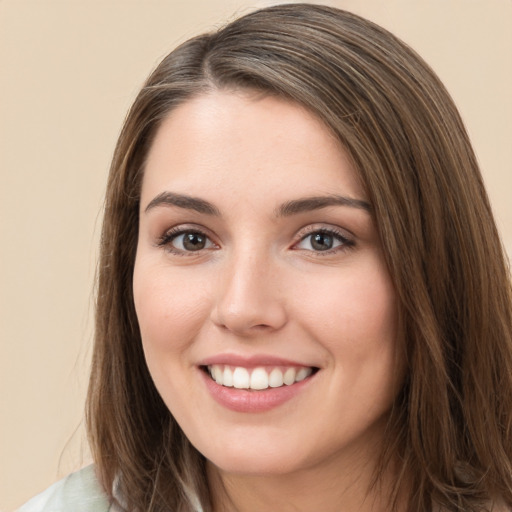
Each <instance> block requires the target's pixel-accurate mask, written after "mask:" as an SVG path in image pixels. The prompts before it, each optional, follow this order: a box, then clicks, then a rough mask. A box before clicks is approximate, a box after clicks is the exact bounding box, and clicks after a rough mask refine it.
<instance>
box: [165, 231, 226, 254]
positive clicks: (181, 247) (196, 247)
mask: <svg viewBox="0 0 512 512" xmlns="http://www.w3.org/2000/svg"><path fill="white" fill-rule="evenodd" d="M158 245H159V246H165V247H166V248H167V249H168V250H169V251H171V252H173V253H176V254H183V253H190V252H198V251H202V250H205V249H211V248H214V247H216V245H215V244H214V243H213V242H212V241H211V240H210V238H209V237H208V236H207V235H205V234H204V233H202V232H201V231H198V230H193V229H181V228H177V229H172V230H170V231H167V232H166V233H165V235H164V236H163V237H162V238H161V240H160V241H159V243H158Z"/></svg>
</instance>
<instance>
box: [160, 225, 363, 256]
mask: <svg viewBox="0 0 512 512" xmlns="http://www.w3.org/2000/svg"><path fill="white" fill-rule="evenodd" d="M186 234H191V235H198V236H201V237H204V238H206V239H207V240H208V241H209V243H210V244H212V245H213V246H214V247H218V246H217V244H215V242H212V240H211V238H210V237H209V236H208V235H207V234H206V233H205V232H204V231H203V230H201V229H198V228H196V227H186V226H178V227H176V228H172V229H170V230H169V231H166V232H165V233H164V235H163V236H162V237H160V238H159V240H158V242H157V246H158V247H164V248H165V249H166V250H167V251H169V252H170V253H172V254H174V255H177V256H193V255H194V254H195V253H201V252H202V251H204V250H208V249H209V248H206V247H205V248H202V249H199V250H197V251H187V250H183V249H178V248H176V247H174V246H173V245H172V242H173V241H174V240H176V239H177V238H178V237H179V236H181V235H186ZM313 235H327V236H331V237H332V238H333V239H335V240H337V241H338V242H340V245H338V246H336V247H333V248H331V249H326V250H324V251H322V250H318V251H315V250H311V249H301V248H297V247H296V246H298V245H299V244H301V243H302V242H304V241H305V240H307V238H308V237H312V236H313ZM354 247H355V242H354V240H352V239H350V238H348V237H347V236H346V235H345V234H344V233H342V232H341V231H338V230H336V229H333V228H325V227H323V228H317V227H314V226H310V227H308V228H306V229H305V230H303V232H302V233H301V234H300V238H299V240H298V241H297V242H295V243H294V244H293V248H294V250H304V251H306V252H309V253H312V254H314V255H315V257H316V256H318V257H323V256H328V255H332V254H334V253H337V252H341V251H347V250H350V249H352V248H354Z"/></svg>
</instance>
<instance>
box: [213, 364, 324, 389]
mask: <svg viewBox="0 0 512 512" xmlns="http://www.w3.org/2000/svg"><path fill="white" fill-rule="evenodd" d="M206 369H207V371H208V373H209V375H210V376H211V378H212V379H213V380H214V381H215V382H216V383H217V384H219V385H220V386H224V387H228V388H236V389H250V390H255V391H261V390H265V389H268V388H280V387H283V386H291V385H292V384H295V383H296V382H301V381H303V380H304V379H306V378H308V377H309V376H310V375H312V374H313V373H314V371H315V368H312V367H304V366H301V367H293V366H290V367H278V366H274V367H263V366H259V367H255V368H252V369H251V368H245V367H243V366H230V365H221V364H212V365H208V366H207V367H206Z"/></svg>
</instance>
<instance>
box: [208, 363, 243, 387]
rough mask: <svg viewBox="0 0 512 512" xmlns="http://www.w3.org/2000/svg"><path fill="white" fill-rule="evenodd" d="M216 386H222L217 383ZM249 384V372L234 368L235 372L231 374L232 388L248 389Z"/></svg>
mask: <svg viewBox="0 0 512 512" xmlns="http://www.w3.org/2000/svg"><path fill="white" fill-rule="evenodd" d="M215 366H216V365H214V366H213V367H214V368H215ZM215 382H217V381H215ZM217 384H222V382H217ZM249 384H250V378H249V372H248V371H247V370H246V369H245V368H241V367H237V368H235V371H234V372H233V386H234V387H235V388H237V389H249Z"/></svg>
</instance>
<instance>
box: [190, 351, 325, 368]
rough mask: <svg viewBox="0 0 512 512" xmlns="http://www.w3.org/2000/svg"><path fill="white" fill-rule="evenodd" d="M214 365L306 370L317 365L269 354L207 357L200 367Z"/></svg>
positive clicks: (200, 363)
mask: <svg viewBox="0 0 512 512" xmlns="http://www.w3.org/2000/svg"><path fill="white" fill-rule="evenodd" d="M214 364H225V365H229V366H241V367H245V368H253V367H257V366H304V367H306V368H315V367H316V366H315V365H311V364H308V363H301V362H299V361H293V360H291V359H285V358H282V357H276V356H273V355H269V354H254V355H250V356H245V355H244V356H242V355H238V354H217V355H214V356H211V357H207V358H205V359H203V360H201V361H200V362H199V364H198V365H199V366H211V365H214Z"/></svg>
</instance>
